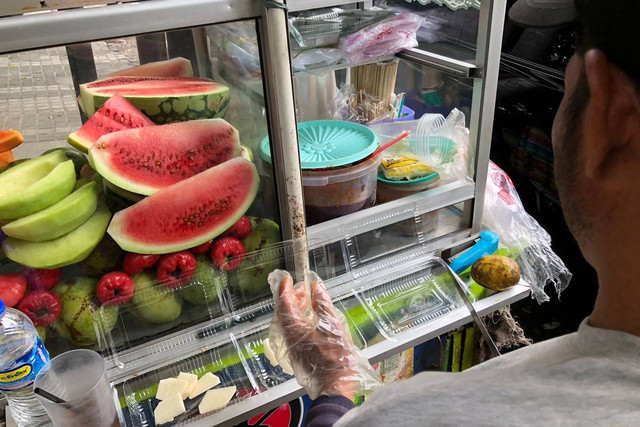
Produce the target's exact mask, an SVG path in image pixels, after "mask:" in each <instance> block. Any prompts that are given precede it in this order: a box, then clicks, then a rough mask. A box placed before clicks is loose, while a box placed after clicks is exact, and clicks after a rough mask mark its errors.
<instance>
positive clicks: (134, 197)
mask: <svg viewBox="0 0 640 427" xmlns="http://www.w3.org/2000/svg"><path fill="white" fill-rule="evenodd" d="M102 184H103V185H104V186H105V188H108V189H109V190H111V191H113V192H114V193H116V194H117V195H118V196H120V197H123V198H125V199H127V200H129V201H130V202H139V201H140V200H142V199H144V198H145V196H143V195H142V194H136V193H132V192H131V191H127V190H125V189H124V188H120V187H118V186H117V185H115V184H112V183H111V182H109V181H108V180H106V179H103V180H102Z"/></svg>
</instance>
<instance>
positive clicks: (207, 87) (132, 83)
mask: <svg viewBox="0 0 640 427" xmlns="http://www.w3.org/2000/svg"><path fill="white" fill-rule="evenodd" d="M221 87H224V85H221V84H220V83H215V82H213V81H211V80H209V79H199V78H195V77H113V78H108V79H104V80H99V81H97V82H94V83H89V84H87V85H86V88H87V89H88V90H90V92H91V93H92V94H102V95H113V94H116V93H119V94H121V95H122V96H147V95H153V96H170V95H183V94H185V93H190V92H194V93H195V92H206V91H214V90H216V89H217V88H221Z"/></svg>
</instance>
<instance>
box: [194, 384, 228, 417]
mask: <svg viewBox="0 0 640 427" xmlns="http://www.w3.org/2000/svg"><path fill="white" fill-rule="evenodd" d="M234 394H236V387H235V386H231V387H222V388H217V389H214V390H209V391H208V392H207V394H205V395H204V397H203V398H202V401H201V402H200V405H198V410H199V411H200V413H201V414H206V413H207V412H211V411H215V410H216V409H222V408H224V407H225V406H227V403H229V402H230V401H231V398H232V397H233V395H234Z"/></svg>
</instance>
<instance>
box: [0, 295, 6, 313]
mask: <svg viewBox="0 0 640 427" xmlns="http://www.w3.org/2000/svg"><path fill="white" fill-rule="evenodd" d="M4 310H5V309H4V303H3V302H2V300H1V299H0V317H2V316H3V315H4Z"/></svg>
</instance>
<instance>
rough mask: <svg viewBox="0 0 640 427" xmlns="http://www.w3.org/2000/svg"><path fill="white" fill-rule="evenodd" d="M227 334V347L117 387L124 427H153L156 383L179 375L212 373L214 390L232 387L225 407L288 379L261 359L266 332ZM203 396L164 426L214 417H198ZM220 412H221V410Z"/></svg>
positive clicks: (204, 415)
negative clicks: (216, 381)
mask: <svg viewBox="0 0 640 427" xmlns="http://www.w3.org/2000/svg"><path fill="white" fill-rule="evenodd" d="M237 333H238V335H236V333H234V332H230V333H227V335H226V343H225V344H222V345H221V346H219V347H215V348H212V349H209V350H206V351H203V352H202V353H200V354H198V355H196V356H193V357H189V358H186V359H184V360H181V361H179V362H176V363H172V364H169V365H166V366H163V367H160V368H157V369H155V370H153V371H149V372H147V373H144V374H142V375H139V376H137V377H134V378H131V379H128V380H126V381H125V382H123V383H121V384H119V385H118V386H117V387H116V390H117V391H118V395H119V404H120V411H121V413H122V416H123V418H124V420H125V423H126V425H127V426H149V427H151V426H155V425H156V424H155V422H154V419H153V411H154V409H155V407H156V406H157V405H158V403H159V401H158V400H157V399H156V398H155V393H156V390H157V386H158V383H159V382H160V380H163V379H166V378H175V377H177V376H178V374H179V373H180V372H188V373H192V374H196V375H198V377H202V376H203V375H204V374H206V373H207V372H211V373H212V374H214V375H216V376H217V377H218V378H219V379H220V384H219V385H217V386H215V387H214V389H216V388H222V387H229V386H235V387H236V388H237V392H236V394H235V395H234V397H233V398H232V399H231V401H230V402H229V403H228V405H227V407H229V406H231V405H234V404H237V403H238V402H242V401H243V400H246V399H248V398H250V397H251V396H253V395H256V394H259V393H263V392H265V391H267V390H268V389H269V388H271V387H274V386H276V385H278V384H280V383H282V382H284V381H287V380H289V379H291V377H290V376H288V375H286V374H284V373H283V372H282V370H281V369H280V368H279V367H276V368H274V367H272V366H271V364H270V363H269V362H268V360H267V359H266V358H265V357H264V356H263V349H262V342H263V340H264V338H266V337H267V336H268V329H264V328H261V329H257V328H253V329H251V328H247V329H246V330H240V331H238V332H237ZM203 397H204V393H203V394H201V395H199V396H197V397H195V398H194V399H186V400H185V401H184V405H185V409H186V412H185V413H184V414H182V415H179V416H177V417H176V418H175V419H174V421H173V422H171V423H167V424H163V426H173V425H177V424H180V423H181V422H186V421H197V420H200V419H202V418H204V417H213V418H212V419H211V422H212V424H210V425H216V424H217V422H216V421H215V412H209V413H207V414H200V413H199V411H198V405H199V403H200V401H201V400H202V398H203ZM222 410H223V409H222Z"/></svg>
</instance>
